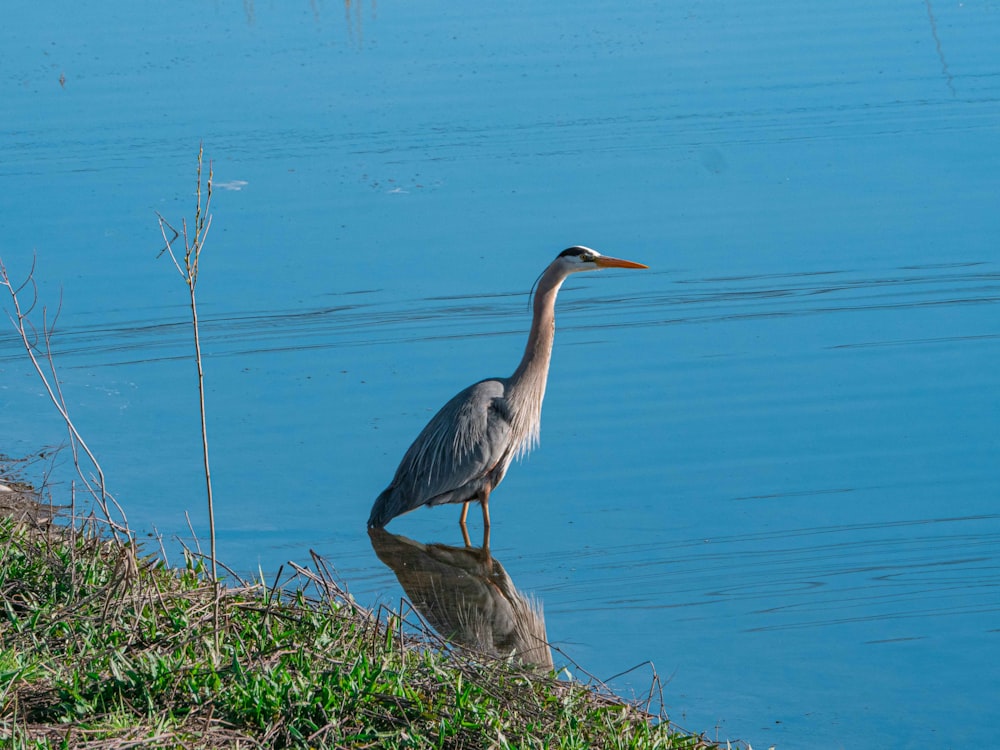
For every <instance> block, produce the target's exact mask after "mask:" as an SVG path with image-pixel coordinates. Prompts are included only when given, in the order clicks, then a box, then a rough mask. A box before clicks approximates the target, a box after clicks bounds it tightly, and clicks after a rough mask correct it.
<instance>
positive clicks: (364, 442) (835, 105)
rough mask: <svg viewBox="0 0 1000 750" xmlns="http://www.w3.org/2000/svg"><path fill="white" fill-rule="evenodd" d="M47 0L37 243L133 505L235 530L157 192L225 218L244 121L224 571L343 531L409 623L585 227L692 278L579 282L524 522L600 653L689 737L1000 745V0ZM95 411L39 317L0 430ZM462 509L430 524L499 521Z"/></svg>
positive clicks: (8, 140) (1, 207) (22, 41)
mask: <svg viewBox="0 0 1000 750" xmlns="http://www.w3.org/2000/svg"><path fill="white" fill-rule="evenodd" d="M8 15H10V20H9V23H7V24H6V25H5V26H4V28H3V29H0V50H2V51H0V60H2V61H3V65H2V66H0V71H2V72H0V87H2V94H3V99H4V101H5V108H4V112H5V114H4V119H3V123H2V125H0V130H2V133H3V137H2V139H0V195H2V196H3V199H2V203H0V217H2V218H3V220H4V221H3V224H4V228H5V232H4V235H3V239H2V240H0V256H2V257H3V259H4V261H5V262H6V263H7V265H8V267H9V268H10V270H11V272H12V274H13V275H15V276H17V275H23V274H24V273H26V272H27V269H28V267H29V266H30V257H31V252H32V250H34V251H35V252H36V253H37V258H38V265H37V269H36V274H37V278H38V280H39V282H40V285H41V289H40V291H41V294H42V299H43V301H44V302H46V303H48V304H49V305H52V306H54V305H55V304H56V301H57V300H58V297H59V293H60V290H61V292H62V299H63V310H62V314H61V317H60V320H59V332H58V334H57V336H56V338H55V340H54V347H55V350H56V355H57V362H58V366H59V371H60V376H61V379H62V381H63V388H64V391H65V393H66V395H67V398H68V400H69V402H70V407H71V409H72V412H73V414H74V418H75V420H76V422H77V424H78V426H79V427H80V428H81V431H83V432H84V434H85V436H86V437H87V438H88V440H89V442H90V443H91V445H92V446H93V447H94V448H95V450H96V451H97V452H98V454H99V456H100V458H101V460H102V463H103V465H104V468H105V470H106V471H107V473H108V475H109V478H110V482H111V485H112V489H113V490H114V491H115V492H116V494H117V496H118V497H119V499H120V500H121V501H122V502H123V504H124V505H125V507H126V509H127V511H128V513H129V518H130V521H131V523H132V525H133V526H135V527H136V528H139V529H142V530H144V531H147V530H148V531H152V530H153V529H154V528H155V529H156V530H158V531H159V532H161V533H163V534H164V535H165V536H166V537H167V539H168V541H169V539H171V538H172V537H174V536H178V535H179V536H181V537H184V538H187V537H189V532H188V531H187V527H186V522H185V520H184V517H183V512H184V511H185V510H187V511H190V514H191V518H192V521H193V523H194V524H195V526H196V529H197V530H198V532H199V535H200V536H202V539H203V540H204V536H205V534H206V532H205V528H206V525H205V519H204V511H203V508H202V505H203V502H202V499H201V498H202V486H201V485H202V483H201V480H200V478H199V467H200V445H199V443H198V434H197V428H198V427H197V426H198V423H197V410H196V408H197V407H196V394H195V386H194V380H193V377H194V365H193V363H192V361H191V343H190V330H189V328H188V324H187V319H186V315H187V309H186V306H185V305H186V299H185V291H186V290H185V287H184V286H183V284H182V282H181V281H180V280H179V279H178V278H177V277H176V272H174V271H173V270H172V267H170V265H169V263H168V261H167V260H166V259H165V258H162V257H161V258H157V253H158V252H159V249H160V247H161V246H162V240H161V238H160V236H159V231H158V228H157V226H156V221H155V215H154V213H153V212H154V210H156V211H161V212H162V213H164V214H165V215H167V217H168V218H169V219H170V220H171V221H178V220H179V219H180V217H181V216H185V215H186V216H187V217H188V219H189V220H190V218H191V215H192V213H193V201H194V196H193V189H194V167H195V156H196V153H197V145H198V142H199V140H202V139H203V140H204V143H205V148H206V152H207V154H208V156H209V157H210V158H212V159H213V160H214V162H213V168H214V171H215V193H214V197H213V214H214V223H213V227H212V230H211V235H210V239H209V244H208V246H207V249H206V250H205V255H204V256H203V261H202V262H203V268H202V271H203V273H202V277H201V280H200V281H199V286H198V292H199V299H200V305H201V310H200V312H201V315H202V334H203V341H202V343H203V347H204V350H205V367H206V377H207V384H208V389H209V390H208V406H209V411H210V423H209V428H210V431H211V440H212V462H213V463H212V470H213V478H214V483H215V492H216V503H217V519H218V525H219V547H220V556H221V557H222V559H223V560H225V561H227V562H228V563H229V564H231V565H233V566H234V567H236V568H237V569H239V570H241V571H254V570H256V569H257V568H258V566H259V567H260V568H261V569H263V570H264V571H268V572H273V571H276V570H277V568H278V566H279V565H281V563H283V562H284V561H285V560H288V559H293V560H297V561H304V560H307V559H308V551H309V550H310V549H315V550H316V551H318V552H319V553H321V554H323V555H325V556H326V557H328V558H329V559H330V560H331V562H332V563H333V564H334V565H335V566H336V568H337V570H338V571H339V573H340V575H341V576H342V577H343V579H344V581H345V582H346V584H347V586H348V587H349V589H350V590H351V591H352V592H353V593H354V594H355V596H357V597H358V598H359V599H360V600H361V601H362V602H364V603H370V604H374V603H378V602H388V603H392V602H395V601H398V598H399V597H400V596H402V594H403V591H402V589H401V588H400V585H399V582H398V580H397V578H396V576H395V575H394V574H393V572H392V571H390V570H389V569H388V568H386V567H385V566H384V565H382V564H381V563H380V562H379V560H378V558H377V556H376V554H375V553H374V551H373V550H372V547H371V544H370V543H369V540H368V537H367V535H366V534H365V532H364V528H363V526H364V521H365V519H366V518H367V515H368V511H369V508H370V505H371V502H372V500H373V499H374V497H375V496H376V495H377V494H378V492H379V491H380V490H381V489H382V488H383V487H384V485H385V484H386V483H387V482H388V480H389V479H390V477H391V475H392V472H393V471H394V469H395V467H396V464H397V462H398V460H399V458H400V457H401V456H402V453H403V452H404V451H405V449H406V447H407V445H408V444H409V442H410V440H412V438H413V437H414V436H415V435H416V434H417V432H419V430H420V428H421V427H422V426H423V424H424V422H425V421H426V420H427V419H428V418H429V417H430V416H431V415H432V414H433V413H434V411H436V409H437V408H438V407H439V406H440V405H441V404H442V403H444V401H445V400H447V399H448V398H450V397H451V396H452V395H453V394H454V393H455V392H456V391H458V390H459V389H461V388H462V387H464V386H465V385H467V384H469V383H471V382H473V381H475V380H477V379H480V378H482V377H486V376H492V375H507V374H509V373H510V371H511V370H512V369H513V367H514V366H515V365H516V362H517V360H518V358H519V356H520V353H521V348H522V347H523V342H524V336H525V332H526V330H527V327H528V325H529V320H530V318H529V308H528V298H527V291H528V289H529V287H530V286H531V282H532V281H533V279H534V278H535V276H536V275H537V274H538V273H539V272H540V271H541V269H542V268H543V267H544V265H545V264H546V263H548V262H549V261H550V260H551V258H552V257H554V256H555V254H556V253H557V252H558V251H559V250H561V249H563V248H564V247H566V246H568V245H571V244H575V243H584V244H587V245H591V246H593V247H595V248H597V249H599V250H601V251H603V252H607V253H609V254H613V255H619V256H623V257H627V258H633V259H635V260H638V261H642V262H645V263H648V264H649V265H650V266H651V270H649V271H643V272H610V271H608V272H602V273H601V274H585V275H580V276H575V277H573V278H571V279H570V280H569V281H568V282H567V284H566V285H565V287H564V289H563V291H562V292H561V294H560V299H559V305H558V310H557V317H558V333H557V338H556V348H555V354H554V358H553V366H552V372H551V376H550V381H549V389H548V394H547V397H546V403H545V410H544V417H543V430H542V444H541V446H540V448H539V449H538V450H536V451H535V453H533V454H532V455H531V456H530V457H529V458H528V459H527V460H526V461H525V462H523V463H522V464H518V465H515V466H513V467H512V469H511V472H510V474H509V475H508V477H507V478H506V479H505V481H504V483H503V485H502V486H501V487H500V488H499V489H498V490H497V491H496V493H495V494H494V496H493V502H492V503H491V510H492V516H493V530H492V540H491V541H492V553H493V557H494V559H495V560H496V561H497V562H498V563H500V564H501V565H502V567H503V569H504V570H505V571H506V574H507V575H508V576H509V578H510V581H511V582H512V585H513V586H515V587H516V588H517V589H518V590H519V591H521V592H523V593H524V594H525V595H527V596H533V597H534V598H536V599H537V600H538V601H539V602H540V603H541V605H542V606H543V608H544V613H545V627H546V632H547V634H548V638H549V639H550V641H551V642H552V644H553V645H554V646H555V652H554V659H555V662H556V664H557V665H568V666H569V668H570V670H571V671H573V672H574V673H580V674H582V672H583V671H584V670H585V671H589V672H591V673H593V674H594V675H596V676H598V677H600V678H610V677H612V676H613V675H617V674H619V673H621V672H623V671H625V670H628V669H629V668H631V667H632V666H633V665H636V664H640V663H643V662H646V661H647V660H651V661H652V662H653V664H654V665H655V670H656V673H657V674H658V675H659V676H660V678H661V679H663V680H665V681H667V684H666V688H665V691H664V701H665V704H666V708H667V710H668V712H669V713H670V715H671V717H672V718H673V719H675V720H676V721H678V722H679V723H681V724H682V725H684V726H686V727H688V728H690V729H695V730H703V731H706V732H708V733H709V734H710V735H711V736H713V737H714V736H718V737H719V738H722V739H725V738H733V739H737V738H738V739H743V740H746V741H749V742H751V743H752V744H753V745H754V746H755V747H761V746H764V747H767V746H768V745H770V744H775V745H777V746H778V747H824V748H826V747H839V746H843V747H857V746H874V745H877V744H888V743H892V744H893V746H896V747H917V746H920V747H925V746H927V745H928V744H930V745H933V746H935V747H957V746H959V745H966V744H969V743H970V742H974V741H977V740H978V741H981V739H982V737H984V736H988V734H989V731H990V730H991V729H995V728H996V727H997V726H1000V714H998V711H997V708H996V706H997V705H1000V676H998V674H997V671H996V669H994V668H993V666H992V665H993V663H994V662H996V661H997V657H998V656H1000V648H998V642H997V639H998V634H1000V629H998V627H997V612H998V610H1000V585H998V584H1000V575H998V570H1000V565H998V555H997V550H998V549H1000V544H998V541H1000V540H998V538H997V537H998V534H1000V504H998V499H1000V472H998V471H997V454H998V449H1000V429H998V427H997V424H998V422H1000V396H998V389H997V375H996V373H997V371H998V367H1000V325H998V322H1000V316H998V314H997V311H998V306H997V303H998V300H1000V263H998V257H997V248H998V239H1000V212H998V211H997V210H996V197H997V181H996V175H997V174H998V173H1000V150H998V149H997V147H996V143H998V142H1000V140H998V136H1000V97H998V92H1000V63H998V60H1000V57H998V56H997V54H996V52H997V42H996V40H997V39H1000V8H998V7H997V6H995V5H994V4H992V3H964V4H947V5H941V4H938V3H933V4H932V3H923V4H920V3H918V4H915V5H912V6H910V7H902V6H897V5H895V4H891V3H883V4H875V5H872V4H871V3H867V4H860V3H856V4H854V5H850V4H849V5H843V4H841V5H838V6H831V7H829V8H815V7H809V8H807V7H804V6H799V5H795V4H790V3H788V4H786V3H772V4H770V5H763V6H761V5H755V6H753V7H752V8H750V7H747V6H745V5H742V4H734V3H708V4H705V3H686V4H671V5H668V6H666V7H663V6H659V5H655V4H641V5H638V6H630V7H628V8H624V7H622V8H615V9H614V10H613V11H609V10H608V9H607V7H606V6H604V5H603V4H600V3H583V4H580V3H576V4H573V5H572V6H569V5H566V4H562V3H553V4H541V5H539V4H535V5H533V6H532V7H531V8H522V9H520V10H519V11H518V12H516V13H514V12H512V11H511V9H510V8H508V7H507V6H505V7H504V8H502V9H501V8H500V7H499V6H496V7H493V6H482V7H478V8H458V9H456V8H454V7H450V6H444V5H437V4H433V3H421V4H420V5H419V6H412V5H405V4H392V3H390V4H386V3H384V2H383V3H379V4H378V5H377V6H376V5H374V4H363V3H362V4H356V3H355V4H347V5H346V6H345V5H336V4H334V5H328V4H324V3H321V2H320V3H311V4H306V3H303V4H301V6H299V7H295V8H279V7H276V6H267V7H264V6H261V5H257V4H253V3H243V4H222V5H215V6H212V7H211V8H205V7H203V6H201V5H198V4H195V3H183V2H182V3H176V4H174V5H173V6H171V8H169V9H159V10H158V11H157V12H156V13H155V14H154V13H152V12H151V11H150V10H149V9H147V8H144V7H141V6H134V5H128V4H113V6H103V9H102V10H101V11H90V10H88V9H84V8H80V7H78V6H70V5H68V4H67V5H66V6H65V7H63V8H62V9H61V12H59V13H58V16H59V17H60V18H64V19H66V23H65V24H53V23H52V22H51V21H50V20H47V19H49V18H51V16H50V14H49V9H46V10H45V11H44V14H43V11H42V10H41V8H38V9H36V8H19V9H17V10H15V11H13V12H11V13H9V14H8ZM60 79H62V80H60ZM4 305H5V308H6V307H7V305H6V303H4ZM63 434H64V430H63V429H62V428H61V426H60V424H59V422H58V420H57V419H56V418H55V416H54V414H53V412H52V409H51V407H49V406H48V404H47V402H46V400H45V398H44V397H43V396H42V394H41V391H40V387H39V385H38V383H37V381H36V376H35V375H34V373H33V372H32V371H31V370H30V368H29V366H27V364H26V363H25V361H24V359H23V356H22V355H21V353H20V351H19V349H18V347H17V344H16V341H14V340H13V339H11V338H10V337H9V335H8V334H3V336H2V337H0V450H3V451H4V452H6V453H9V454H15V455H16V454H19V453H27V452H30V451H34V450H37V449H38V448H39V446H43V445H47V444H51V443H53V442H57V441H59V440H61V439H62V436H63ZM55 477H56V478H57V479H58V480H60V481H63V482H66V481H68V478H69V473H68V467H67V459H66V457H65V456H63V457H62V458H61V459H60V464H59V467H57V470H56V473H55ZM457 515H458V508H439V509H435V510H433V511H421V512H418V513H413V514H410V515H408V516H405V517H403V518H400V519H398V520H397V521H395V522H393V524H392V525H391V526H390V528H389V530H390V531H391V532H393V533H394V534H399V535H403V536H405V537H408V538H410V539H413V540H416V541H418V542H420V543H432V542H440V543H443V544H445V545H453V546H455V545H461V543H462V538H461V534H460V533H459V529H458V528H457V523H456V521H457ZM471 517H472V518H473V519H474V520H473V523H472V534H473V536H474V537H475V536H476V535H477V534H478V533H479V520H478V514H477V513H475V512H473V513H472V514H471ZM175 550H176V547H175V546H171V547H170V548H169V549H168V551H172V553H173V554H176V551H175ZM577 665H578V666H577ZM650 674H651V668H649V667H644V668H641V669H639V670H637V671H635V672H631V673H629V674H627V675H625V676H622V677H616V678H615V679H613V680H612V682H613V684H614V685H615V686H616V687H617V688H619V689H620V690H621V691H623V692H625V693H629V692H631V691H635V692H636V693H637V694H640V695H643V696H645V694H646V691H647V689H648V685H649V679H650Z"/></svg>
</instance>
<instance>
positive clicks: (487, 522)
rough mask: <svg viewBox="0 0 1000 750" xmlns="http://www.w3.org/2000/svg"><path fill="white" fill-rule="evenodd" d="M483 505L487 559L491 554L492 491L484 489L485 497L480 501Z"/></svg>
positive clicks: (484, 546)
mask: <svg viewBox="0 0 1000 750" xmlns="http://www.w3.org/2000/svg"><path fill="white" fill-rule="evenodd" d="M479 502H480V504H481V505H482V506H483V549H484V550H486V555H487V560H488V559H489V554H490V491H489V490H483V497H482V499H481V500H480V501H479Z"/></svg>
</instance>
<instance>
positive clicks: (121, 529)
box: [0, 256, 131, 539]
mask: <svg viewBox="0 0 1000 750" xmlns="http://www.w3.org/2000/svg"><path fill="white" fill-rule="evenodd" d="M36 262H37V259H36V258H35V257H34V256H32V259H31V269H30V270H29V271H28V275H27V276H26V277H25V279H24V281H23V282H21V283H20V284H18V285H16V286H15V284H14V282H12V281H11V279H10V276H9V274H8V273H7V267H6V265H4V262H3V260H2V259H0V286H3V287H5V288H6V289H7V292H8V293H9V294H10V299H11V304H12V305H13V308H14V312H13V314H11V313H8V314H7V317H8V319H9V320H10V322H11V324H12V325H13V326H14V330H15V331H17V333H18V336H19V337H20V339H21V344H22V346H23V347H24V350H25V352H26V353H27V355H28V358H29V359H30V360H31V364H32V366H33V367H34V368H35V372H36V373H38V377H39V379H40V380H41V381H42V385H43V386H44V387H45V391H46V392H47V393H48V395H49V399H50V400H51V401H52V403H53V405H54V406H55V407H56V410H57V411H58V412H59V416H60V417H62V420H63V423H64V424H65V425H66V429H67V430H68V431H69V444H70V450H71V451H72V453H73V465H74V467H75V468H76V471H77V474H78V475H79V477H80V480H81V481H82V482H83V485H84V486H85V487H86V488H87V491H88V492H89V493H90V495H91V497H93V498H94V500H95V502H96V503H97V505H98V507H99V508H100V509H101V513H102V514H103V515H104V518H105V521H106V522H107V524H108V527H109V528H110V529H111V533H112V534H113V535H114V536H115V538H116V539H119V534H121V535H122V536H124V537H125V538H126V539H130V538H131V531H130V530H129V528H128V518H127V517H126V516H125V511H124V510H123V509H122V507H121V506H120V505H119V504H118V502H117V501H116V500H115V499H114V497H112V496H111V494H110V493H109V492H108V489H107V483H106V481H105V478H104V470H103V469H102V468H101V464H100V462H98V460H97V457H96V456H95V455H94V453H93V451H91V450H90V447H89V446H88V445H87V442H86V441H85V440H84V439H83V436H82V435H81V434H80V432H79V430H77V428H76V425H75V424H74V423H73V420H72V419H71V418H70V415H69V407H68V406H67V404H66V398H65V396H64V395H63V392H62V386H61V385H60V382H59V376H58V374H57V373H56V366H55V361H54V359H53V357H52V334H53V332H54V331H55V326H56V321H57V320H58V319H59V311H60V309H61V308H62V300H61V299H60V303H59V306H58V307H57V308H56V313H55V315H54V316H53V318H52V322H51V323H50V322H49V321H48V311H47V308H45V307H42V331H41V336H39V333H38V330H37V329H36V328H35V325H34V323H32V321H31V313H32V312H33V311H34V309H35V307H36V306H37V305H38V284H37V283H36V282H35V265H36ZM29 289H30V291H31V301H30V303H29V304H27V305H26V306H22V304H21V296H22V294H23V293H24V292H25V290H29ZM41 360H44V361H45V362H46V363H47V365H48V367H47V369H48V373H46V371H45V368H43V367H42V364H41ZM81 450H82V451H83V453H84V454H85V455H86V457H87V459H88V460H89V461H90V464H91V466H92V467H93V472H96V476H95V475H94V474H93V473H91V474H90V476H89V477H88V472H86V471H84V468H83V466H82V465H81V460H80V451H81ZM109 505H113V506H114V507H115V510H116V511H117V513H118V515H119V517H120V518H121V520H120V521H116V520H115V519H114V518H112V516H111V511H110V508H109Z"/></svg>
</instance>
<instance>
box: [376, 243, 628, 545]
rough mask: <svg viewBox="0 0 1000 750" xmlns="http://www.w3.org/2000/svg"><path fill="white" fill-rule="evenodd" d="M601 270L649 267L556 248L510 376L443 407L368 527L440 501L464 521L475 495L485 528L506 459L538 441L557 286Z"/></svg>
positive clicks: (590, 252)
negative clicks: (458, 509)
mask: <svg viewBox="0 0 1000 750" xmlns="http://www.w3.org/2000/svg"><path fill="white" fill-rule="evenodd" d="M602 267H616V268H646V266H644V265H642V264H641V263H634V262H632V261H627V260H619V259H617V258H608V257H607V256H603V255H601V254H600V253H598V252H597V251H595V250H591V249H590V248H586V247H571V248H569V249H567V250H564V251H563V252H562V253H560V254H559V255H558V257H556V259H555V260H554V261H552V263H550V264H549V266H548V267H547V268H546V269H545V271H544V272H543V273H542V275H541V277H540V278H539V280H538V288H537V290H536V292H535V297H534V300H533V313H534V314H533V317H532V321H531V331H530V333H529V334H528V343H527V346H526V347H525V350H524V356H523V357H522V359H521V363H520V364H519V365H518V367H517V369H516V370H515V371H514V374H513V375H511V376H510V377H509V378H491V379H488V380H481V381H479V382H478V383H475V384H474V385H471V386H469V387H468V388H466V389H465V390H463V391H461V392H460V393H459V394H457V395H456V396H455V397H454V398H452V399H451V400H450V401H449V402H448V403H446V404H445V405H444V406H443V407H441V410H440V411H438V413H437V414H435V415H434V417H433V418H432V419H431V421H430V422H428V424H427V426H426V427H424V429H423V430H422V431H421V433H420V434H419V435H418V436H417V439H416V440H414V441H413V444H412V445H411V446H410V448H409V450H407V451H406V454H405V455H404V456H403V460H402V461H401V462H400V464H399V468H398V469H396V474H395V476H394V477H393V479H392V482H390V483H389V486H388V487H386V488H385V490H384V491H383V492H382V493H381V494H380V495H379V496H378V498H377V499H376V500H375V504H374V505H373V506H372V511H371V516H370V517H369V519H368V527H369V528H381V527H383V526H385V525H386V524H387V523H388V522H389V521H391V520H392V519H393V518H395V517H396V516H398V515H401V514H403V513H407V512H409V511H411V510H414V509H415V508H419V507H420V506H422V505H430V506H433V505H441V504H444V503H465V504H466V505H465V507H463V509H462V516H461V520H460V523H462V524H463V525H464V523H465V515H466V512H467V511H468V503H469V502H471V501H473V500H476V501H479V502H480V503H481V504H482V509H483V523H484V525H485V527H486V528H489V523H490V522H489V509H488V503H489V496H490V493H491V492H492V491H493V489H494V488H495V487H496V486H497V485H498V484H500V482H501V480H502V479H503V478H504V475H505V474H506V473H507V469H508V468H509V467H510V463H511V461H513V460H514V458H516V457H520V456H523V455H524V454H526V453H527V452H528V451H530V450H531V449H532V448H533V447H534V446H535V445H536V444H537V443H538V437H539V430H540V427H541V413H542V400H543V399H544V397H545V384H546V380H547V378H548V373H549V361H550V359H551V356H552V342H553V340H554V338H555V303H556V295H557V294H558V292H559V287H560V286H561V285H562V283H563V281H565V280H566V277H568V276H569V275H570V274H571V273H574V272H577V271H589V270H596V269H598V268H602Z"/></svg>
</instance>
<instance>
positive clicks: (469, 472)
mask: <svg viewBox="0 0 1000 750" xmlns="http://www.w3.org/2000/svg"><path fill="white" fill-rule="evenodd" d="M503 393H504V385H503V383H502V382H501V381H499V380H483V381H480V382H479V383H476V384H475V385H472V386H469V387H468V388H466V389H465V390H464V391H462V392H461V393H459V394H458V395H456V396H455V397H454V398H453V399H452V400H451V401H449V402H448V403H447V404H445V405H444V406H443V407H441V410H440V411H439V412H438V413H437V414H435V415H434V418H433V419H431V421H430V422H428V424H427V426H426V427H425V428H424V429H423V431H422V432H421V433H420V435H419V436H418V437H417V439H416V440H414V441H413V445H411V446H410V449H409V450H408V451H407V452H406V455H405V456H403V460H402V462H400V465H399V469H397V471H396V476H395V478H394V479H393V482H392V484H393V485H394V486H395V488H396V491H397V492H402V493H403V494H404V495H405V496H406V504H407V505H408V506H409V507H410V508H415V507H417V506H418V505H425V504H427V503H432V504H437V503H442V502H460V501H462V500H464V499H468V498H467V497H463V498H458V497H453V496H452V493H454V492H458V491H460V492H463V493H464V492H468V495H469V496H470V497H471V495H473V494H475V492H476V491H478V489H479V488H480V487H481V486H482V483H483V481H484V480H485V478H486V476H487V475H488V474H489V473H490V472H492V471H493V470H494V469H495V468H496V467H497V466H498V465H503V466H504V467H506V465H507V464H508V463H509V462H510V455H511V450H512V446H511V443H512V439H511V414H510V408H509V406H508V403H507V400H506V399H505V398H504V395H503Z"/></svg>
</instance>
